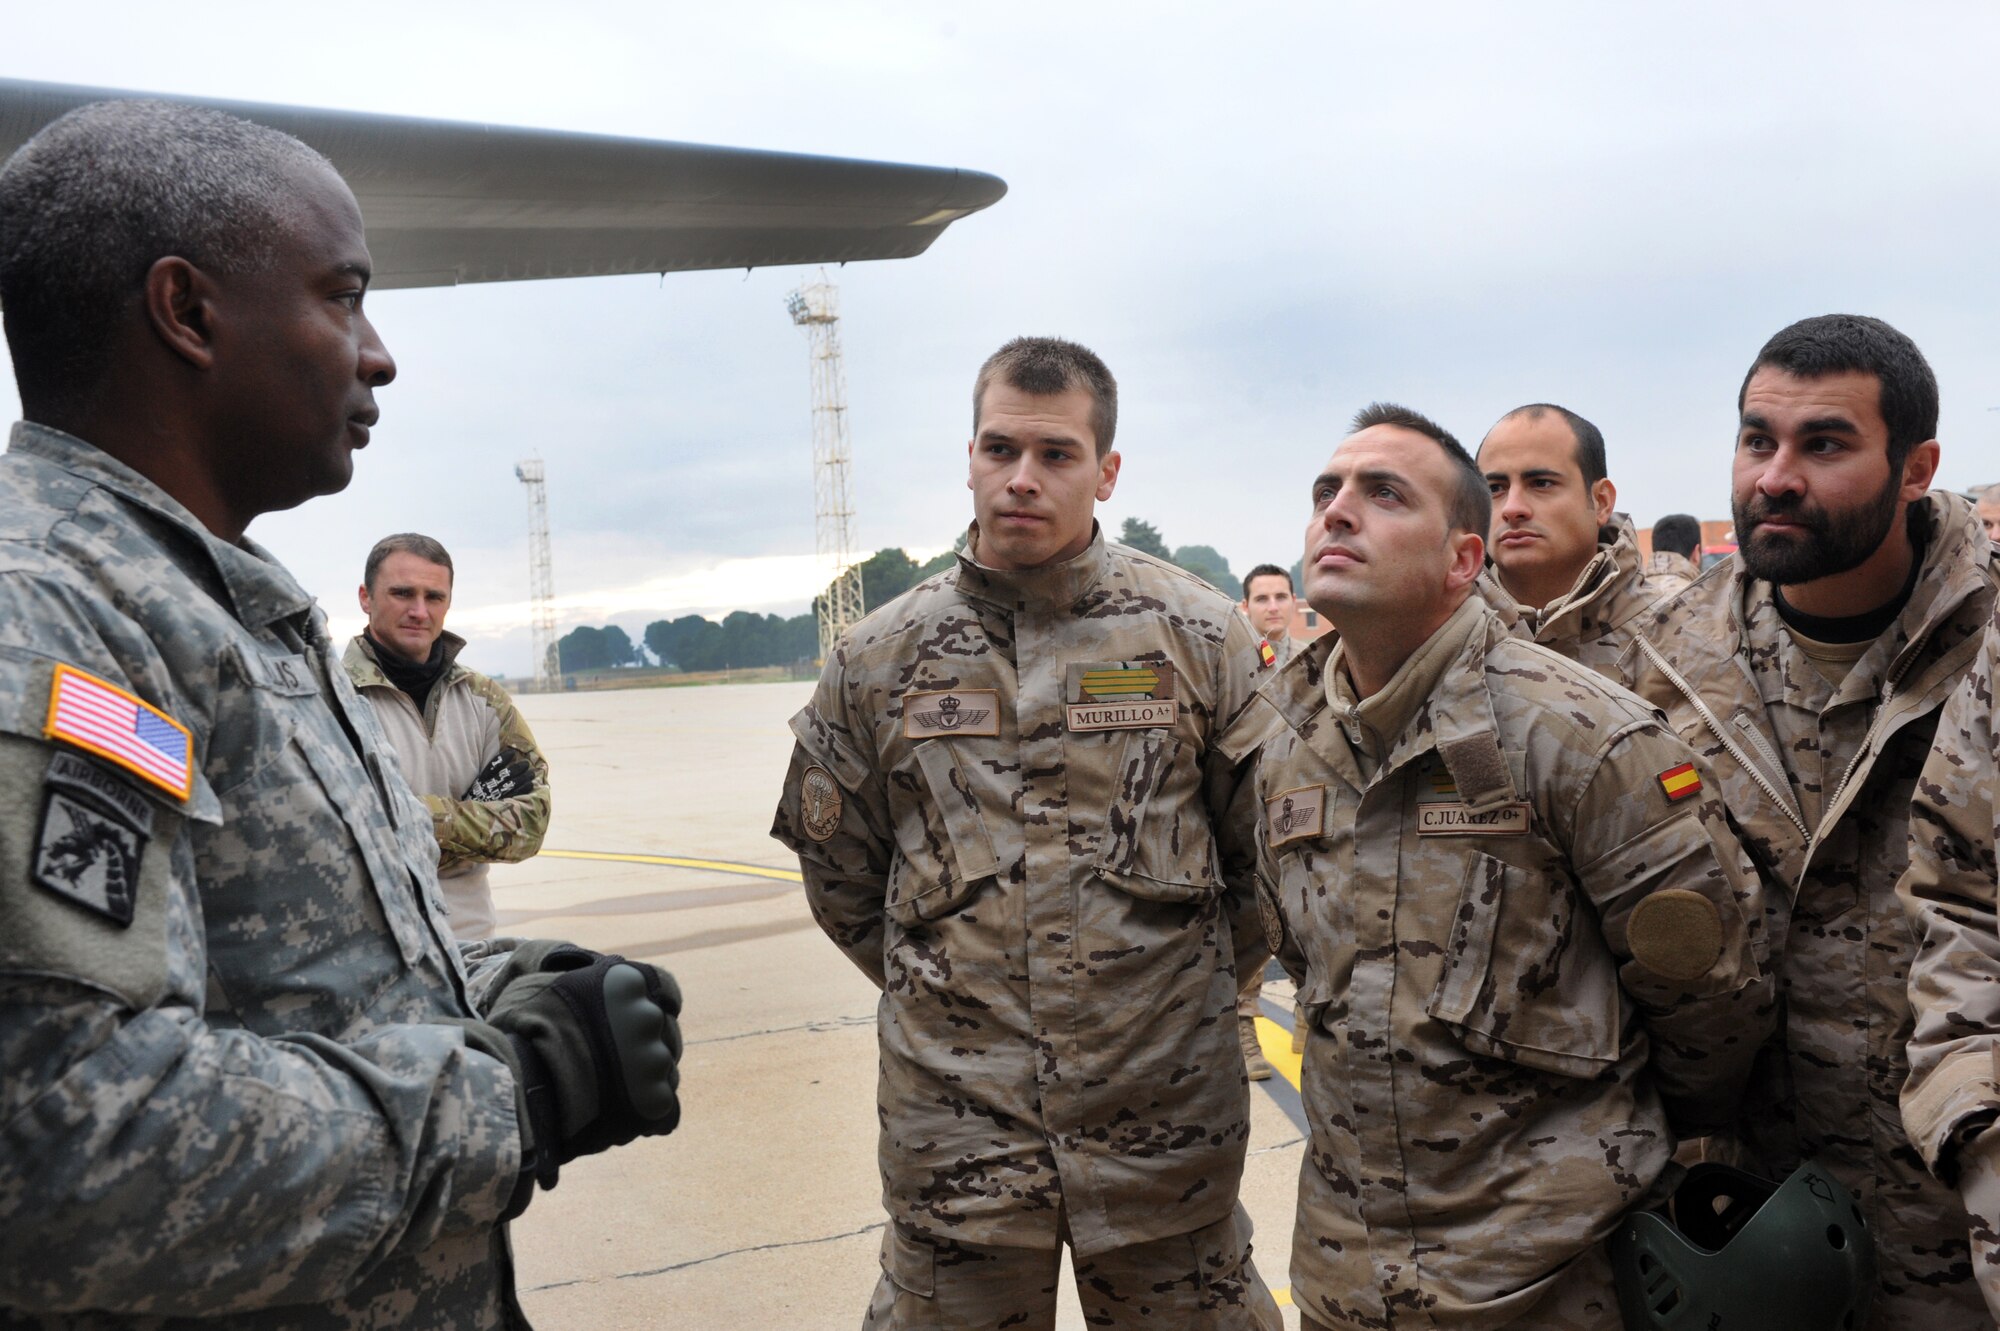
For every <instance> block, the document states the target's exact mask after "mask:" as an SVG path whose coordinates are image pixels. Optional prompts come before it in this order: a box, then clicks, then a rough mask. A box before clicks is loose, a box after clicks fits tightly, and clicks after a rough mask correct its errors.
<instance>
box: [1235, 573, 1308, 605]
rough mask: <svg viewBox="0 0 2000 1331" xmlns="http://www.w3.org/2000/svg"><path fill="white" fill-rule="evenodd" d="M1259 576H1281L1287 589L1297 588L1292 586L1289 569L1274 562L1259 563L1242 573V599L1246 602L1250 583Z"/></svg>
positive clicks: (1248, 596) (1295, 589) (1294, 589)
mask: <svg viewBox="0 0 2000 1331" xmlns="http://www.w3.org/2000/svg"><path fill="white" fill-rule="evenodd" d="M1259 578H1283V579H1284V580H1285V587H1286V589H1287V590H1288V591H1294V592H1296V591H1297V590H1298V589H1297V588H1296V587H1293V586H1292V574H1291V570H1289V569H1282V568H1279V567H1278V566H1277V565H1276V564H1259V565H1257V567H1255V568H1253V569H1251V570H1250V571H1249V572H1248V573H1245V574H1244V575H1243V599H1244V601H1246V602H1248V601H1249V599H1250V584H1251V583H1253V582H1255V581H1256V580H1257V579H1259Z"/></svg>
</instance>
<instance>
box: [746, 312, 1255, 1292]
mask: <svg viewBox="0 0 2000 1331" xmlns="http://www.w3.org/2000/svg"><path fill="white" fill-rule="evenodd" d="M1116 421H1117V385H1116V383H1115V382H1114V381H1113V379H1112V377H1111V374H1110V372H1109V371H1108V370H1107V369H1106V368H1105V366H1104V363H1103V361H1101V360H1099V359H1098V357H1097V356H1095V355H1093V354H1092V353H1091V352H1089V351H1088V350H1086V349H1084V348H1083V347H1080V346H1077V345H1075V344H1073V343H1069V342H1063V341H1059V340H1057V339H1053V338H1022V339H1019V340H1016V341H1014V342H1010V343H1008V344H1007V345H1006V346H1005V347H1003V348H1001V349H1000V351H999V352H997V353H996V354H995V355H994V356H993V357H992V358H991V359H990V360H988V361H987V363H986V365H985V366H984V367H983V368H982V369H981V370H980V373H979V377H978V380H977V383H976V385H975V387H974V391H973V439H972V441H971V444H970V445H969V448H968V453H969V457H970V477H969V479H968V485H969V487H970V488H971V490H972V492H973V509H974V513H975V515H976V521H975V522H974V523H973V525H972V528H971V530H970V532H969V533H968V535H967V537H966V540H965V543H964V545H963V546H962V547H961V548H960V550H959V555H958V562H957V565H956V567H954V568H952V569H950V570H948V571H947V572H945V573H942V574H939V575H938V576H936V577H934V578H932V579H930V580H929V581H927V582H924V583H921V584H919V585H918V586H917V587H915V588H913V589H911V590H910V591H909V592H907V593H906V594H904V595H903V596H901V597H899V598H897V599H896V600H895V601H892V602H891V603H889V604H888V605H886V606H883V607H882V608H880V609H878V610H876V611H875V612H874V613H873V614H872V615H870V616H869V617H868V618H867V619H865V620H863V621H862V622H861V623H860V624H859V625H857V626H856V627H855V628H854V629H852V630H851V631H850V632H849V633H848V634H847V636H846V637H845V638H844V639H843V640H842V642H841V643H840V645H839V647H838V648H837V649H836V651H835V652H834V655H833V657H832V659H831V660H829V661H828V662H827V665H826V671H825V674H824V675H823V676H822V677H821V679H820V683H819V688H818V691H817V692H816V693H815V694H814V695H813V700H812V702H811V704H810V705H808V706H807V707H806V708H805V710H804V711H802V712H800V713H799V714H798V716H796V717H795V718H793V721H792V730H793V732H794V734H795V735H796V737H797V740H798V744H797V748H796V750H795V752H794V754H793V758H792V765H791V771H790V774H789V775H788V776H787V778H786V784H785V792H784V796H783V799H782V800H781V802H780V804H779V808H778V813H777V820H776V824H775V826H774V828H773V834H774V835H775V836H777V837H778V839H779V840H781V841H783V842H784V843H785V844H786V845H787V846H789V847H791V848H792V849H793V850H795V851H797V852H798V855H799V865H800V868H801V870H802V871H803V873H804V875H805V883H806V894H807V898H808V900H809V901H810V902H811V903H812V908H813V912H814V914H815V916H816V917H817V918H818V920H819V922H820V925H821V926H822V927H823V928H824V929H825V930H826V932H827V933H828V934H829V935H830V936H831V937H832V938H833V940H834V942H836V943H837V944H839V945H840V947H841V949H842V950H843V951H845V952H846V953H847V955H848V957H849V958H850V959H852V960H853V962H854V963H855V965H857V966H859V967H860V968H861V969H862V971H863V972H864V973H865V974H866V975H867V976H868V977H869V979H871V980H872V981H874V982H875V984H877V985H878V986H880V987H881V989H882V998H881V1003H880V1007H879V1009H878V1029H879V1033H880V1038H881V1083H880V1090H879V1110H880V1121H881V1161H882V1174H883V1191H884V1199H885V1201H886V1203H887V1205H888V1208H889V1220H890V1223H889V1226H888V1229H887V1231H886V1232H885V1234H884V1236H883V1244H882V1269H883V1274H882V1278H881V1282H880V1284H879V1285H878V1286H877V1288H876V1292H875V1297H874V1299H873V1301H872V1304H871V1306H870V1308H869V1311H868V1315H867V1320H866V1323H865V1324H866V1325H867V1326H869V1327H884V1328H888V1327H894V1328H905V1327H907V1328H917V1327H925V1328H928V1327H937V1326H944V1327H951V1328H955V1329H957V1328H966V1329H970V1328H989V1327H990V1328H1000V1327H1009V1328H1012V1327H1021V1328H1029V1329H1032V1328H1048V1327H1051V1326H1053V1324H1054V1321H1053V1319H1054V1315H1055V1285H1056V1273H1057V1269H1058V1262H1059V1259H1060V1256H1061V1246H1062V1245H1063V1244H1064V1243H1067V1244H1069V1246H1070V1247H1071V1249H1072V1250H1073V1253H1074V1262H1075V1267H1076V1280H1077V1293H1078V1295H1079V1297H1080V1298H1081V1299H1082V1302H1083V1307H1084V1311H1085V1315H1086V1317H1087V1318H1088V1319H1089V1320H1090V1322H1091V1324H1092V1325H1093V1326H1115V1327H1133V1328H1138V1327H1164V1326H1171V1327H1176V1328H1218V1329H1221V1328H1251V1327H1270V1328H1274V1327H1276V1326H1278V1325H1279V1322H1278V1312H1277V1307H1276V1305H1275V1303H1274V1302H1273V1300H1272V1298H1271V1295H1270V1293H1269V1292H1268V1291H1267V1290H1266V1289H1265V1288H1264V1286H1263V1283H1262V1282H1261V1281H1260V1280H1259V1279H1258V1277H1257V1274H1256V1272H1255V1269H1254V1268H1253V1267H1252V1265H1251V1261H1250V1243H1249V1240H1250V1225H1249V1221H1248V1219H1247V1217H1246V1216H1245V1215H1244V1212H1243V1209H1242V1207H1241V1206H1240V1205H1238V1204H1237V1201H1236V1191H1237V1183H1238V1179H1239V1177H1240V1175H1241V1172H1242V1167H1243V1155H1244V1146H1245V1141H1246V1139H1247V1137H1248V1133H1249V1099H1248V1095H1249V1086H1248V1082H1247V1081H1246V1079H1245V1074H1244V1063H1243V1055H1242V1052H1241V1050H1240V1049H1239V1047H1238V1044H1237V1038H1236V1023H1235V1020H1234V1013H1235V1004H1236V989H1237V986H1236V981H1235V976H1236V975H1237V973H1238V972H1239V971H1240V972H1242V973H1245V974H1249V973H1251V972H1252V969H1253V968H1254V967H1256V966H1260V965H1262V963H1263V959H1264V956H1265V955H1266V951H1265V948H1264V944H1263V940H1262V936H1261V932H1260V930H1259V929H1258V927H1257V924H1256V914H1255V907H1254V903H1253V898H1252V896H1251V894H1250V892H1249V891H1248V890H1247V889H1248V884H1249V881H1250V861H1249V857H1250V854H1251V851H1250V848H1249V845H1248V843H1247V839H1246V832H1245V830H1244V829H1243V828H1242V827H1240V826H1238V825H1236V824H1233V823H1232V822H1231V820H1230V811H1231V808H1232V801H1233V800H1234V798H1235V796H1236V795H1237V793H1238V790H1239V773H1238V770H1237V768H1236V767H1234V766H1232V765H1231V764H1229V763H1227V762H1225V761H1223V760H1222V759H1221V758H1220V756H1219V754H1218V752H1217V741H1218V740H1219V738H1220V736H1221V733H1222V729H1223V726H1224V725H1225V723H1227V722H1228V721H1229V720H1230V719H1231V717H1233V716H1234V715H1235V714H1236V713H1237V712H1238V711H1239V710H1241V709H1242V708H1243V706H1244V704H1245V703H1246V702H1247V700H1248V699H1249V697H1250V696H1251V692H1252V690H1253V689H1254V687H1255V685H1256V679H1257V669H1258V655H1257V650H1256V638H1255V636H1254V635H1253V634H1252V633H1251V632H1250V629H1249V626H1248V624H1247V623H1246V622H1245V621H1244V619H1243V617H1242V616H1241V615H1240V614H1238V613H1236V608H1235V606H1234V605H1233V604H1232V603H1231V602H1230V601H1229V600H1228V599H1226V598H1225V597H1224V596H1222V595H1220V594H1218V593H1216V592H1215V591H1214V590H1213V589H1212V588H1210V587H1209V586H1208V585H1207V584H1205V583H1202V582H1200V581H1198V580H1196V579H1194V578H1192V577H1189V576H1188V575H1186V574H1184V573H1182V572H1181V571H1180V570H1178V569H1175V568H1173V567H1171V566H1170V565H1167V564H1165V563H1162V562H1160V561H1158V560H1155V559H1152V558H1150V557H1148V556H1145V555H1141V554H1139V553H1137V552H1136V551H1132V550H1128V549H1125V548H1124V547H1122V546H1117V545H1112V544H1108V543H1107V542H1106V541H1105V540H1104V538H1103V536H1102V534H1101V533H1100V532H1099V530H1098V527H1097V524H1096V521H1095V519H1094V516H1093V515H1094V509H1095V505H1096V504H1097V503H1098V502H1099V501H1102V500H1106V499H1109V498H1110V497H1111V493H1112V488H1113V486H1114V485H1115V484H1116V482H1117V479H1118V471H1119V464H1120V458H1119V454H1118V453H1117V452H1115V451H1114V450H1113V449H1112V447H1111V442H1112V434H1113V430H1114V427H1115V425H1116Z"/></svg>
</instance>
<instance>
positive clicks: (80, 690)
mask: <svg viewBox="0 0 2000 1331" xmlns="http://www.w3.org/2000/svg"><path fill="white" fill-rule="evenodd" d="M42 733H43V734H44V735H47V736H48V737H49V738H50V739H59V740H63V741H65V742H66V743H70V744H74V745H76V746H77V747H78V748H80V749H83V750H85V751H86V752H89V753H94V754H96V755H97V756H98V757H100V758H104V759H107V760H108V761H110V762H113V763H116V764H117V765H118V766H120V767H122V768H124V769H125V770H126V771H128V772H130V773H132V774H133V775H135V776H138V777H141V778H143V779H144V780H146V781H148V782H151V783H152V784H153V785H156V786H158V787H159V788H160V789H161V790H164V791H167V792H169V793H170V794H172V795H173V796H174V797H175V798H176V799H183V800H184V799H186V798H187V797H188V796H189V795H190V794H192V793H193V791H194V763H193V762H192V761H191V759H192V757H193V754H194V738H193V736H191V735H190V734H189V733H188V728H187V727H186V726H184V725H182V724H181V723H180V722H178V721H176V720H174V719H173V718H172V717H171V716H168V715H167V714H166V713H165V712H163V711H161V710H160V709H159V708H157V707H155V706H153V705H152V704H151V703H148V702H143V701H141V700H140V699H138V698H135V697H133V696H132V695H131V694H129V693H127V692H125V690H123V689H121V688H119V687H118V686H117V685H115V684H110V683H107V682H105V681H104V680H101V679H99V678H98V677H97V676H95V675H91V674H86V673H85V672H83V671H81V670H78V669H77V668H76V667H75V666H67V665H62V664H58V665H57V666H56V677H55V682H54V684H53V685H51V686H50V689H49V720H48V724H47V725H45V726H44V727H43V728H42Z"/></svg>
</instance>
